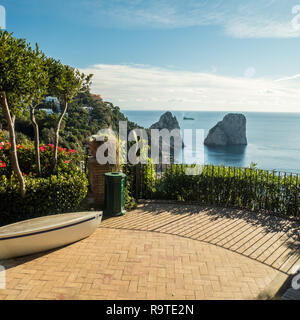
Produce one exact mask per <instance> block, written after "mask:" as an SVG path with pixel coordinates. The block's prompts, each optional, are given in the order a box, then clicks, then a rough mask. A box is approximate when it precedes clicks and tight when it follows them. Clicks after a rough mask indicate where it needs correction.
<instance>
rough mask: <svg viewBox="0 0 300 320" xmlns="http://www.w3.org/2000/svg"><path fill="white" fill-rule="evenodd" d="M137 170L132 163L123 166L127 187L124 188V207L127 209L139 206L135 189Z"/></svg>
mask: <svg viewBox="0 0 300 320" xmlns="http://www.w3.org/2000/svg"><path fill="white" fill-rule="evenodd" d="M135 170H136V167H135V166H132V165H130V164H126V165H123V166H122V171H123V173H125V174H126V179H125V189H124V207H125V209H126V210H127V211H130V210H132V209H135V208H136V206H137V203H136V200H135V197H134V194H135V192H136V189H135Z"/></svg>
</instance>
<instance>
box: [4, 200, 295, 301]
mask: <svg viewBox="0 0 300 320" xmlns="http://www.w3.org/2000/svg"><path fill="white" fill-rule="evenodd" d="M296 229H297V230H299V223H298V222H295V221H294V222H293V221H287V220H283V219H281V218H278V217H270V216H263V215H259V214H255V213H247V212H244V211H238V210H229V209H222V208H205V207H200V206H188V205H187V206H184V205H177V204H176V205H175V204H161V203H149V204H145V205H143V206H140V207H139V208H138V209H137V210H134V211H132V212H130V213H128V214H126V215H125V216H122V217H116V218H109V219H106V220H104V221H103V222H102V223H101V226H100V228H98V229H97V230H96V231H95V233H94V234H92V235H91V236H90V237H89V238H86V239H84V240H82V241H79V242H76V243H74V244H71V245H69V246H66V247H63V248H60V249H57V250H52V251H49V252H46V253H41V254H35V255H31V256H27V257H21V258H16V259H10V260H6V261H0V264H2V265H4V266H5V267H6V279H7V283H6V289H5V290H1V289H0V300H1V299H9V300H15V299H113V300H115V299H131V300H135V299H167V300H176V299H192V300H194V299H256V298H257V297H258V296H259V295H260V294H261V293H262V292H263V291H264V290H265V289H266V288H267V287H268V286H269V285H270V284H271V283H272V282H274V280H276V278H278V276H279V275H281V276H282V275H285V274H286V275H288V274H289V272H290V270H291V268H292V267H293V266H295V265H297V264H300V263H299V262H300V260H299V258H300V254H299V238H298V237H299V235H298V234H297V232H296V231H297V230H296ZM298 233H299V232H298Z"/></svg>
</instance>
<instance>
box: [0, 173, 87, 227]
mask: <svg viewBox="0 0 300 320" xmlns="http://www.w3.org/2000/svg"><path fill="white" fill-rule="evenodd" d="M25 183H26V189H27V192H26V196H25V198H21V196H20V194H19V186H18V181H17V179H16V178H15V177H14V176H11V177H10V178H7V177H6V176H4V175H3V176H1V177H0V212H1V214H0V226H1V225H5V224H9V223H13V222H17V221H20V220H25V219H31V218H34V217H39V216H45V215H51V214H57V213H64V212H70V211H72V210H75V209H77V208H78V207H79V205H80V203H81V202H82V200H83V199H84V198H85V197H86V194H87V190H88V181H87V178H86V175H85V174H83V173H81V172H80V171H71V172H69V173H60V174H59V175H58V176H56V175H53V176H50V177H47V178H36V177H33V176H27V177H25Z"/></svg>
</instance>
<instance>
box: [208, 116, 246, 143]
mask: <svg viewBox="0 0 300 320" xmlns="http://www.w3.org/2000/svg"><path fill="white" fill-rule="evenodd" d="M204 144H205V145H207V146H212V147H218V146H222V147H224V146H230V145H247V137H246V117H245V116H244V115H243V114H239V113H229V114H227V115H226V116H225V117H224V118H223V120H222V121H220V122H218V123H217V124H216V125H215V126H214V127H213V128H212V129H210V130H209V133H208V135H207V137H206V139H205V140H204Z"/></svg>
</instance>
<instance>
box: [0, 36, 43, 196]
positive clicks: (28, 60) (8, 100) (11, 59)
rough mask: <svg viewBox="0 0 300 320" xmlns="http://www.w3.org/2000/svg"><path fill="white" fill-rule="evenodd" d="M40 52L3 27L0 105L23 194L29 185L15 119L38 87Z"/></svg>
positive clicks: (13, 163) (0, 56)
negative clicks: (22, 169) (23, 173)
mask: <svg viewBox="0 0 300 320" xmlns="http://www.w3.org/2000/svg"><path fill="white" fill-rule="evenodd" d="M37 53H39V50H38V48H36V50H33V49H32V48H31V46H30V44H29V43H27V42H26V40H25V39H17V38H15V37H13V35H12V34H11V33H9V32H7V31H2V30H0V105H1V109H2V111H3V114H4V116H5V119H6V122H7V126H8V131H9V139H10V143H11V161H12V167H13V171H14V173H15V174H16V176H17V179H18V181H19V183H20V194H21V196H22V197H25V194H26V186H25V181H24V178H23V175H22V172H21V170H20V166H19V161H18V155H17V146H16V135H15V118H16V116H17V115H20V114H21V113H22V111H23V110H24V109H25V108H26V106H28V105H30V104H31V103H32V99H33V96H34V93H35V92H36V90H37V88H36V83H35V80H36V78H37V74H38V73H39V72H40V69H39V67H37V65H38V64H39V63H38V61H39V59H40V57H39V54H37Z"/></svg>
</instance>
